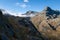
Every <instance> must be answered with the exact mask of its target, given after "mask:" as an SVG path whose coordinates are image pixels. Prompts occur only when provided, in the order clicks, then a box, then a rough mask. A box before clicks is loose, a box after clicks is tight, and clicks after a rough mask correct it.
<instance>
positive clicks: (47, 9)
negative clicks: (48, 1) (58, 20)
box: [44, 6, 52, 11]
mask: <svg viewBox="0 0 60 40" xmlns="http://www.w3.org/2000/svg"><path fill="white" fill-rule="evenodd" d="M44 10H45V11H51V10H52V9H51V8H50V7H48V6H47V7H45V9H44Z"/></svg>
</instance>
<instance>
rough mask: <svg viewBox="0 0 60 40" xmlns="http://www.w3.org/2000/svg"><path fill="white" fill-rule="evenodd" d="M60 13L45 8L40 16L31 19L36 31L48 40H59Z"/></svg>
mask: <svg viewBox="0 0 60 40" xmlns="http://www.w3.org/2000/svg"><path fill="white" fill-rule="evenodd" d="M59 15H60V12H59V11H55V10H52V9H51V8H50V7H46V8H45V9H44V10H43V11H42V12H40V14H37V15H36V16H34V17H32V18H31V21H32V23H33V24H34V25H35V27H36V28H37V30H38V31H39V32H40V33H42V34H43V35H44V36H45V37H47V38H48V40H60V37H59V36H60V16H59Z"/></svg>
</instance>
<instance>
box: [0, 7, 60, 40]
mask: <svg viewBox="0 0 60 40" xmlns="http://www.w3.org/2000/svg"><path fill="white" fill-rule="evenodd" d="M3 11H4V10H0V40H60V11H58V10H53V9H51V8H50V7H45V9H44V10H42V11H41V12H36V11H27V12H26V13H25V14H21V15H22V16H23V15H26V16H27V17H26V16H24V17H22V16H14V15H10V14H4V12H3Z"/></svg>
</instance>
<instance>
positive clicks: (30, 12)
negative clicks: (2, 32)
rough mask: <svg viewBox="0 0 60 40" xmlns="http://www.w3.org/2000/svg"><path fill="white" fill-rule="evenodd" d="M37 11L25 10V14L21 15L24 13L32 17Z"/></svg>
mask: <svg viewBox="0 0 60 40" xmlns="http://www.w3.org/2000/svg"><path fill="white" fill-rule="evenodd" d="M38 13H39V12H36V11H27V12H26V13H25V14H23V15H26V16H28V17H33V16H35V15H37V14H38Z"/></svg>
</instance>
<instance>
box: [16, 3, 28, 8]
mask: <svg viewBox="0 0 60 40" xmlns="http://www.w3.org/2000/svg"><path fill="white" fill-rule="evenodd" d="M16 6H18V7H21V8H26V7H28V5H27V4H25V3H18V2H17V3H16Z"/></svg>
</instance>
